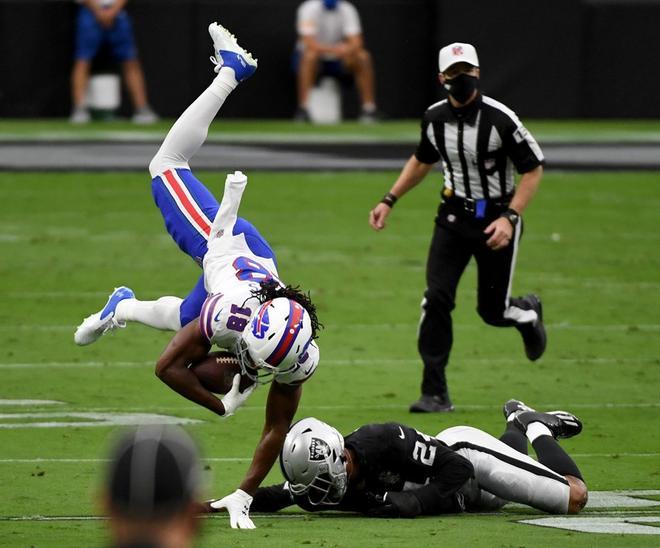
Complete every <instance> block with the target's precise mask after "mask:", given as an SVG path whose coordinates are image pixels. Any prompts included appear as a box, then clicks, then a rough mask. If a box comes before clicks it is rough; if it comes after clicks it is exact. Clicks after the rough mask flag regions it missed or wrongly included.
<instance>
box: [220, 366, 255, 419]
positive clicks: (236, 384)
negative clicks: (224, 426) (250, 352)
mask: <svg viewBox="0 0 660 548" xmlns="http://www.w3.org/2000/svg"><path fill="white" fill-rule="evenodd" d="M240 384H241V376H240V375H239V374H236V375H234V380H233V382H232V383H231V390H230V391H229V392H227V393H226V394H225V397H224V398H222V405H223V406H224V408H225V414H224V415H223V417H231V416H232V415H233V414H234V413H235V412H236V410H237V409H238V408H239V407H240V406H241V405H243V404H244V403H245V400H247V399H248V398H249V397H250V394H252V392H253V391H254V389H255V388H256V387H257V385H256V383H255V384H252V385H250V386H248V387H247V388H246V389H245V390H244V391H243V392H241V389H240Z"/></svg>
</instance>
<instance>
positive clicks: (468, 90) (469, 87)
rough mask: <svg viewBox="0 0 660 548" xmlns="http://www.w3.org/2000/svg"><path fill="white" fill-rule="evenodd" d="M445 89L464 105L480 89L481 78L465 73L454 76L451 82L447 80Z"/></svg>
mask: <svg viewBox="0 0 660 548" xmlns="http://www.w3.org/2000/svg"><path fill="white" fill-rule="evenodd" d="M444 88H445V89H446V90H447V93H449V95H451V96H452V97H453V98H454V99H456V100H457V101H458V102H459V103H461V104H463V103H466V102H467V101H468V100H469V99H470V98H471V97H472V95H473V94H474V92H475V91H476V90H477V89H479V78H478V77H477V76H473V75H471V74H467V73H465V72H464V73H462V74H459V75H457V76H454V77H453V78H452V79H451V80H448V79H446V78H445V82H444Z"/></svg>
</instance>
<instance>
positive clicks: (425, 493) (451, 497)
mask: <svg viewBox="0 0 660 548" xmlns="http://www.w3.org/2000/svg"><path fill="white" fill-rule="evenodd" d="M449 451H451V449H450V450H449ZM473 476H474V467H473V466H472V463H471V462H470V461H469V460H467V459H466V458H464V457H462V456H461V455H459V454H458V453H455V452H454V451H451V455H448V458H447V459H446V460H445V463H444V464H443V466H442V469H441V475H440V476H436V477H435V478H433V479H431V481H430V483H429V484H428V485H424V486H423V487H420V488H419V489H415V490H414V491H412V492H413V493H414V494H415V496H416V497H417V498H418V499H419V502H420V504H421V507H422V508H421V509H422V512H421V513H422V514H426V515H430V514H443V513H450V512H457V511H459V507H458V505H457V502H456V497H455V494H456V491H458V490H459V489H460V488H461V487H462V486H463V484H465V482H466V481H468V480H469V479H470V478H472V477H473Z"/></svg>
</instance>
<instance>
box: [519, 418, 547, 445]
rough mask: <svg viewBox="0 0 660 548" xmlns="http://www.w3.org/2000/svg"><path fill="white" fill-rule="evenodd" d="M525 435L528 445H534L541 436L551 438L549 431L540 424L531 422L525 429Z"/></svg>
mask: <svg viewBox="0 0 660 548" xmlns="http://www.w3.org/2000/svg"><path fill="white" fill-rule="evenodd" d="M525 435H526V436H527V439H528V440H529V443H534V440H535V439H536V438H540V437H541V436H552V432H550V429H549V428H548V427H547V426H546V425H545V424H543V423H542V422H533V423H531V424H530V425H529V426H528V427H527V431H526V432H525Z"/></svg>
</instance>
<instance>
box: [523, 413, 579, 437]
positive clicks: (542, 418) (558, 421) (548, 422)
mask: <svg viewBox="0 0 660 548" xmlns="http://www.w3.org/2000/svg"><path fill="white" fill-rule="evenodd" d="M513 422H514V424H515V425H516V426H517V427H518V428H520V430H522V431H523V432H527V427H528V426H529V425H530V424H532V423H533V422H540V423H541V424H544V425H545V426H547V427H548V429H549V430H550V432H551V433H552V437H553V438H555V439H556V440H558V439H566V438H572V437H573V436H577V435H578V434H579V433H580V432H582V421H581V420H580V419H578V418H577V417H576V416H575V415H573V414H572V413H568V412H566V411H551V412H549V413H538V412H537V411H525V412H523V413H518V415H516V418H515V419H513Z"/></svg>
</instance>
